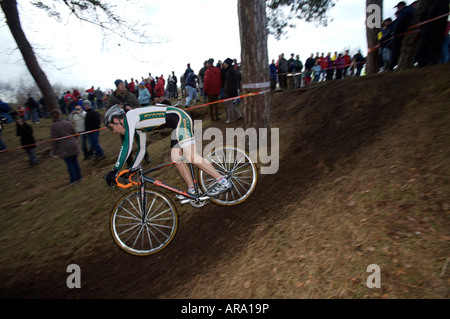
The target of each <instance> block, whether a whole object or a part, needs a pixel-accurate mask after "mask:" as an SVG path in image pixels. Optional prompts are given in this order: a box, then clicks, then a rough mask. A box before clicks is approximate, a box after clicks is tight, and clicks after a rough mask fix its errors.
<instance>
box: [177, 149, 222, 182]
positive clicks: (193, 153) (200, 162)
mask: <svg viewBox="0 0 450 319" xmlns="http://www.w3.org/2000/svg"><path fill="white" fill-rule="evenodd" d="M183 155H184V156H185V157H186V159H187V160H188V162H190V163H193V164H194V165H195V166H197V167H198V168H200V169H201V170H202V171H203V172H205V173H206V174H208V175H210V176H211V177H213V178H215V179H218V178H220V174H219V172H218V171H217V170H216V169H215V168H214V166H213V165H212V164H211V163H210V162H208V161H207V160H206V159H204V158H203V157H201V156H200V155H199V154H198V153H197V149H196V147H195V144H192V145H189V146H186V147H183Z"/></svg>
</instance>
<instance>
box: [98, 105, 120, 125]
mask: <svg viewBox="0 0 450 319" xmlns="http://www.w3.org/2000/svg"><path fill="white" fill-rule="evenodd" d="M124 115H125V110H124V109H123V108H121V107H120V106H119V105H117V104H116V105H113V106H111V107H110V108H109V109H108V111H106V113H105V116H104V117H103V123H104V124H105V126H106V127H108V128H109V123H111V122H112V121H113V119H115V118H121V117H123V116H124Z"/></svg>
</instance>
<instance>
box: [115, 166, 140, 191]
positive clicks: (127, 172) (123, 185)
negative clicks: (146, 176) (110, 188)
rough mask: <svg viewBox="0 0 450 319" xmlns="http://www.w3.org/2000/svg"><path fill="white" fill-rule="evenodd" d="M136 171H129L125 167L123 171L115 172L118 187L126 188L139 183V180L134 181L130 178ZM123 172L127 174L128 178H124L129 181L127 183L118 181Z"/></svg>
mask: <svg viewBox="0 0 450 319" xmlns="http://www.w3.org/2000/svg"><path fill="white" fill-rule="evenodd" d="M137 172H138V171H133V172H131V171H130V170H129V169H125V170H123V171H120V172H119V174H117V177H116V183H117V186H118V187H120V188H124V189H127V188H130V187H133V186H138V185H140V184H141V182H135V181H133V180H132V177H133V175H134V174H136V173H137ZM130 173H131V174H130ZM125 174H129V175H128V178H126V180H127V181H128V182H129V183H128V184H122V183H120V182H119V178H121V177H122V176H123V175H125Z"/></svg>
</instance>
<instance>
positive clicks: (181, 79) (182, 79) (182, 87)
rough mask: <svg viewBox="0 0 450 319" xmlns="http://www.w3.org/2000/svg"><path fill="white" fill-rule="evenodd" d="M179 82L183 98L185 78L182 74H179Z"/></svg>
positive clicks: (184, 95) (184, 94)
mask: <svg viewBox="0 0 450 319" xmlns="http://www.w3.org/2000/svg"><path fill="white" fill-rule="evenodd" d="M180 82H181V87H180V89H181V97H182V98H185V97H186V96H187V94H186V78H185V77H184V74H181V76H180Z"/></svg>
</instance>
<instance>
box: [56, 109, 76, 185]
mask: <svg viewBox="0 0 450 319" xmlns="http://www.w3.org/2000/svg"><path fill="white" fill-rule="evenodd" d="M50 117H51V118H52V119H53V124H52V125H51V127H50V132H51V138H52V139H53V140H55V141H53V154H54V155H55V156H59V157H60V158H62V159H64V161H65V162H66V165H67V170H68V172H69V176H70V184H71V185H74V184H75V183H77V182H79V181H81V179H82V178H83V177H82V176H81V169H80V165H79V163H78V145H77V141H76V137H75V136H73V135H75V134H76V131H75V128H74V127H73V125H72V123H70V122H69V121H65V120H63V119H62V115H61V112H60V111H59V110H53V111H51V113H50ZM67 136H70V137H67ZM61 137H64V138H63V139H59V138H61ZM56 139H58V140H56Z"/></svg>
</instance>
